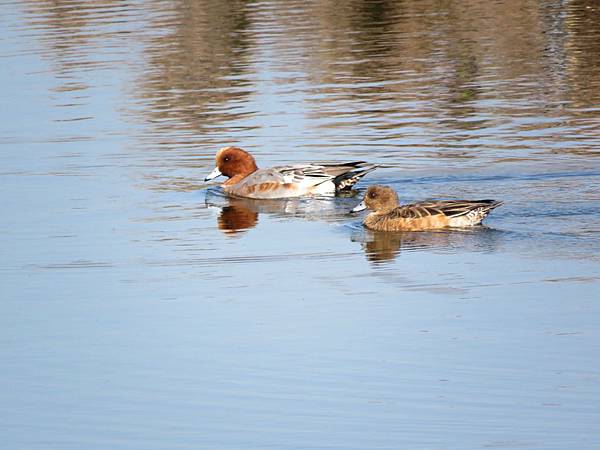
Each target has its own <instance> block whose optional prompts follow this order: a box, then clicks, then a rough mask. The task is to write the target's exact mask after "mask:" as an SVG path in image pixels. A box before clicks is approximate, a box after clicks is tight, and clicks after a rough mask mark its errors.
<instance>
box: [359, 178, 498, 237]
mask: <svg viewBox="0 0 600 450" xmlns="http://www.w3.org/2000/svg"><path fill="white" fill-rule="evenodd" d="M501 204H502V202H500V201H496V200H444V201H427V202H419V203H413V204H410V205H400V203H399V201H398V196H397V195H396V192H395V191H394V190H393V189H392V188H391V187H389V186H369V189H367V192H366V193H365V197H364V200H363V201H362V202H361V203H360V204H359V205H358V206H356V207H355V208H354V209H353V210H352V212H357V211H362V210H363V209H366V208H369V209H371V210H372V211H373V212H371V213H369V215H367V217H365V220H364V221H363V224H364V225H365V227H367V228H369V229H370V230H375V231H423V230H432V229H436V228H446V227H471V226H474V225H479V224H480V223H481V221H482V220H483V219H485V217H486V216H487V215H488V214H489V213H490V211H491V210H492V209H494V208H496V207H498V206H500V205H501Z"/></svg>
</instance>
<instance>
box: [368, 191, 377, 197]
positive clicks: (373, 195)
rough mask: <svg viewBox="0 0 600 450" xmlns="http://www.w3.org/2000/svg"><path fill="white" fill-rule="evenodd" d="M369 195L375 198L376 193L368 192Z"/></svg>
mask: <svg viewBox="0 0 600 450" xmlns="http://www.w3.org/2000/svg"><path fill="white" fill-rule="evenodd" d="M369 197H371V198H375V197H377V193H376V192H371V193H370V194H369Z"/></svg>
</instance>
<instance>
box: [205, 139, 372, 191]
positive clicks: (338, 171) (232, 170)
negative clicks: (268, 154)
mask: <svg viewBox="0 0 600 450" xmlns="http://www.w3.org/2000/svg"><path fill="white" fill-rule="evenodd" d="M215 160H216V166H217V167H215V169H214V170H213V171H212V172H211V173H210V175H208V176H207V177H206V178H205V179H204V181H209V180H212V179H214V178H217V177H218V176H220V175H225V176H226V177H228V178H229V179H228V180H227V181H225V182H224V183H223V184H222V186H223V189H224V191H225V192H226V193H227V194H231V195H235V196H238V197H248V198H257V199H258V198H262V199H269V198H289V197H301V196H305V195H333V194H335V193H337V192H342V191H349V190H350V189H351V188H352V186H354V184H356V182H357V181H358V180H359V179H360V178H361V177H363V176H364V175H366V174H367V173H369V172H371V171H372V170H375V169H376V168H377V166H376V165H373V164H367V163H366V162H364V161H354V162H346V163H311V164H297V165H293V166H280V167H271V168H269V169H259V168H258V167H257V166H256V161H255V160H254V158H253V157H252V155H250V154H249V153H248V152H246V151H245V150H242V149H241V148H239V147H224V148H222V149H221V150H219V151H218V152H217V155H216V157H215Z"/></svg>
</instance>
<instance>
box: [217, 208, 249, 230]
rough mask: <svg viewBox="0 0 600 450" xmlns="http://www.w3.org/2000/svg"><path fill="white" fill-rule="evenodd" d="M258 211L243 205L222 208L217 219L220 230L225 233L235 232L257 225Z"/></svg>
mask: <svg viewBox="0 0 600 450" xmlns="http://www.w3.org/2000/svg"><path fill="white" fill-rule="evenodd" d="M257 222H258V212H257V211H252V210H250V209H248V208H246V207H244V206H242V205H229V206H224V207H223V208H221V214H219V218H218V219H217V224H218V226H219V230H221V231H223V232H224V233H225V234H235V233H238V232H240V231H246V230H248V229H250V228H253V227H254V226H256V223H257Z"/></svg>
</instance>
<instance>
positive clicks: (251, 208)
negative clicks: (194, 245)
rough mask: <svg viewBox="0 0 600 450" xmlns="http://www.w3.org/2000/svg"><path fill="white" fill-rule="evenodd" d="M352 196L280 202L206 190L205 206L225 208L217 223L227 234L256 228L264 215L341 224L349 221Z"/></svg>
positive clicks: (295, 199)
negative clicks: (230, 195)
mask: <svg viewBox="0 0 600 450" xmlns="http://www.w3.org/2000/svg"><path fill="white" fill-rule="evenodd" d="M353 202H354V201H353V199H352V197H335V198H330V197H325V198H323V197H313V198H310V199H306V198H304V199H302V198H293V199H279V200H256V199H249V198H238V197H228V196H226V195H224V194H223V192H222V191H221V190H220V189H209V190H207V191H206V197H205V203H206V204H207V205H209V206H215V207H218V208H220V209H221V211H220V213H219V217H218V219H217V224H218V227H219V229H220V230H222V231H223V232H225V233H227V234H235V233H237V232H240V231H246V230H248V229H250V228H253V227H254V226H256V224H257V223H258V217H259V215H260V214H269V215H271V216H273V217H275V218H286V219H287V218H290V217H298V218H302V219H307V220H320V221H325V222H341V221H345V220H346V219H347V218H348V213H347V211H348V208H349V207H350V206H351V204H352V203H353Z"/></svg>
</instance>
